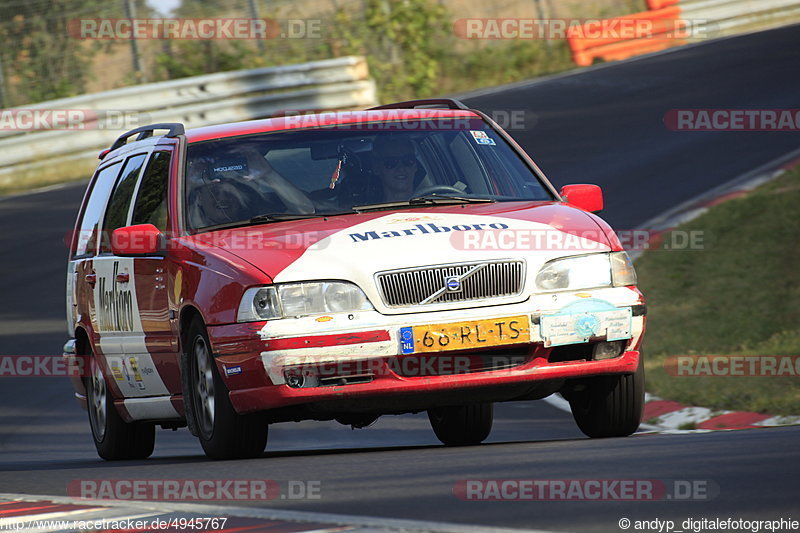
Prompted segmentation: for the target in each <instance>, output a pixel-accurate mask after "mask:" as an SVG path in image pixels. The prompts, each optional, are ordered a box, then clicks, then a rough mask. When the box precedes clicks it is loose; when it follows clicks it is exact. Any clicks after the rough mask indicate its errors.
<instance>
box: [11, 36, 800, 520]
mask: <svg viewBox="0 0 800 533" xmlns="http://www.w3.org/2000/svg"><path fill="white" fill-rule="evenodd" d="M798 66H800V27H797V26H794V27H788V28H783V29H778V30H773V31H769V32H763V33H758V34H752V35H747V36H741V37H737V38H731V39H725V40H720V41H714V42H709V43H706V44H703V45H701V46H694V47H686V48H683V49H679V50H676V51H672V52H669V53H666V54H660V55H655V56H652V57H648V58H644V59H640V60H637V61H631V62H626V63H620V64H615V65H613V66H609V67H604V68H600V69H590V70H587V71H583V72H579V73H577V74H574V75H568V76H557V77H554V78H552V79H549V80H544V81H537V82H529V83H522V84H517V85H514V86H511V87H506V88H503V89H496V90H488V91H485V92H484V93H483V94H481V95H477V96H473V97H471V98H468V99H467V102H468V104H470V105H472V106H475V107H477V108H480V109H483V110H484V111H489V112H491V111H497V110H501V111H519V110H523V111H525V112H526V117H527V119H526V120H527V124H526V126H527V127H526V129H524V130H512V131H511V133H512V135H513V136H514V137H515V138H516V139H517V140H518V141H519V142H520V143H521V144H522V145H523V146H524V147H525V148H526V150H528V151H529V152H530V153H531V154H532V155H533V157H534V158H535V159H536V160H537V162H538V163H539V164H540V166H541V167H542V168H543V170H544V171H545V172H546V173H547V175H548V176H549V177H550V179H551V181H553V182H554V183H555V184H556V186H561V185H563V184H566V183H574V182H591V183H598V184H600V185H602V186H603V188H604V191H605V194H606V211H605V212H604V216H605V218H606V219H607V220H608V221H609V222H611V223H612V225H614V226H615V227H616V228H618V229H635V228H636V227H637V225H638V224H642V223H643V222H644V221H645V220H647V219H649V218H651V217H652V216H654V215H657V214H659V213H660V212H662V211H664V210H666V209H668V208H670V207H673V206H675V205H677V204H679V203H681V202H683V201H685V200H687V199H690V198H692V197H694V196H696V195H698V194H700V193H703V192H705V191H707V190H709V189H711V188H713V187H714V186H716V185H719V184H722V183H725V182H726V181H729V180H731V179H733V178H735V177H737V176H739V175H741V174H743V173H745V172H748V171H750V170H752V169H754V168H757V167H759V166H761V165H762V164H765V163H767V162H768V161H771V160H774V159H776V158H778V157H780V156H782V155H785V154H787V153H789V152H791V151H792V150H794V149H797V148H798V147H799V146H800V134H798V133H746V132H739V133H734V132H721V133H701V132H693V133H685V132H672V131H670V130H668V129H667V128H666V127H665V126H664V124H663V122H662V118H663V116H664V114H665V113H666V112H667V111H668V110H670V109H683V108H689V109H691V108H695V109H696V108H736V109H741V108H747V109H760V108H766V109H775V108H792V109H796V108H800V103H799V102H798V92H797V87H798V85H800V68H798ZM84 186H85V184H75V185H70V186H67V187H64V188H60V189H58V190H51V191H47V192H40V193H37V194H32V195H26V196H18V197H13V198H7V199H3V200H0V295H2V299H0V355H22V354H58V353H60V349H61V346H62V344H63V342H64V341H65V338H66V333H65V326H64V273H65V257H66V249H65V247H64V246H63V244H62V242H61V238H62V236H63V234H64V233H65V232H67V231H69V229H70V228H71V226H72V223H73V220H74V216H75V212H76V209H77V207H78V204H79V201H80V198H81V196H82V194H83V188H84ZM70 397H71V387H70V385H69V383H67V382H66V381H65V380H63V379H58V378H2V381H1V382H0V492H21V493H30V494H54V495H63V494H66V487H67V484H68V482H69V481H71V480H75V479H165V478H167V479H175V478H181V479H185V478H200V477H202V478H215V479H216V478H221V479H231V478H241V479H254V478H268V479H273V480H276V481H278V482H279V483H281V484H285V483H286V482H287V481H289V480H300V481H320V482H321V498H320V499H318V500H303V501H288V500H276V501H275V502H273V503H271V504H270V505H272V506H274V507H276V508H288V509H295V510H307V511H320V512H333V513H345V514H355V515H369V516H385V517H393V518H406V519H421V520H434V521H446V522H456V523H467V524H477V525H487V526H490V525H491V526H506V527H523V528H542V529H550V530H557V531H612V532H613V531H620V529H619V527H618V526H617V522H618V520H619V519H620V518H622V517H628V518H630V519H633V520H636V519H640V520H644V519H650V520H652V519H655V518H660V519H662V520H663V519H667V518H669V519H672V520H674V521H676V522H677V523H678V524H680V521H682V520H684V519H686V518H689V517H694V518H700V517H722V518H725V517H729V516H731V517H734V518H736V517H742V518H749V519H778V518H781V517H783V518H788V517H793V518H800V505H799V504H798V503H797V502H798V495H800V491H799V490H798V484H797V479H800V452H799V451H798V446H797V442H798V439H800V427H790V428H776V429H763V430H760V429H759V430H746V431H734V432H714V433H681V434H669V435H668V434H658V435H637V436H634V437H630V438H626V439H605V440H589V439H586V438H584V437H583V436H582V434H581V433H580V432H579V431H578V430H577V428H576V427H575V425H574V423H573V421H572V419H571V417H570V416H569V415H568V414H566V413H563V412H560V411H557V410H555V409H554V408H552V407H550V406H548V405H547V404H544V403H543V402H528V403H510V404H504V405H500V406H498V408H497V411H496V422H495V430H494V432H493V433H492V436H491V438H490V439H489V441H488V442H487V444H484V445H482V446H475V447H465V448H458V449H446V448H444V447H442V446H439V445H438V442H437V441H436V440H435V437H434V435H433V432H432V431H431V430H430V428H429V426H428V423H427V418H426V417H424V416H421V415H415V416H403V417H384V418H383V419H381V420H379V421H378V422H377V423H376V424H375V425H374V426H372V427H370V428H367V429H364V430H357V431H353V430H351V429H349V428H346V427H344V426H339V425H338V424H335V423H316V422H304V423H300V424H293V423H288V424H281V425H275V426H273V427H272V428H271V435H270V442H269V444H268V447H267V452H266V453H265V457H264V458H263V459H259V460H250V461H238V462H210V461H207V460H206V459H205V458H204V456H203V455H202V451H201V449H200V447H199V445H198V444H197V443H196V441H195V440H194V439H193V438H192V437H191V436H190V435H189V434H188V432H187V431H186V430H181V431H178V432H166V431H160V432H159V433H158V435H157V442H156V453H155V455H154V457H153V458H151V459H150V460H147V461H137V462H130V463H105V462H103V461H101V460H99V459H98V458H97V456H96V454H95V451H94V448H93V445H92V442H91V437H90V435H89V427H88V423H87V420H86V415H85V413H84V412H83V411H81V410H80V409H78V407H77V406H76V404H74V403H73V401H72V400H71V399H70ZM590 478H597V479H634V480H658V481H659V482H665V483H667V484H668V485H669V484H670V483H671V480H676V479H677V480H699V481H700V482H702V483H705V485H706V486H707V487H709V488H710V494H711V496H712V497H711V498H710V499H700V500H691V501H683V500H676V499H663V500H661V501H656V502H614V501H610V502H609V501H605V502H603V501H588V502H587V501H556V502H531V501H522V502H470V501H462V500H459V499H458V498H456V497H455V496H454V495H453V487H454V485H455V484H456V483H458V482H459V481H461V480H467V479H590ZM233 504H234V505H243V504H244V505H247V503H245V502H233ZM258 505H263V504H258Z"/></svg>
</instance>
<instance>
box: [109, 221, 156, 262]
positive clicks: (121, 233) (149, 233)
mask: <svg viewBox="0 0 800 533" xmlns="http://www.w3.org/2000/svg"><path fill="white" fill-rule="evenodd" d="M163 249H164V235H163V234H162V233H161V232H160V231H159V229H158V228H157V227H155V226H154V225H152V224H137V225H135V226H126V227H124V228H117V229H115V230H114V232H113V233H112V234H111V250H112V252H113V253H114V255H121V256H126V255H161V253H162V250H163Z"/></svg>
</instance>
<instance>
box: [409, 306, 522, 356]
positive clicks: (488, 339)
mask: <svg viewBox="0 0 800 533" xmlns="http://www.w3.org/2000/svg"><path fill="white" fill-rule="evenodd" d="M399 338H400V352H401V353H402V354H404V355H405V354H412V353H431V352H445V351H448V352H449V351H456V350H471V349H475V348H488V347H491V346H503V345H506V344H524V343H529V342H531V332H530V319H529V318H528V315H518V316H510V317H502V318H489V319H484V320H467V321H462V322H450V323H446V324H430V325H422V326H406V327H402V328H400V331H399Z"/></svg>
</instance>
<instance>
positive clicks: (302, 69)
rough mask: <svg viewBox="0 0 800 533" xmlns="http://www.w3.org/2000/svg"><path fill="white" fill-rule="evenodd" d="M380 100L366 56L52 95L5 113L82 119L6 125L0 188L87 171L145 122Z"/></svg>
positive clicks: (245, 116) (254, 115)
mask: <svg viewBox="0 0 800 533" xmlns="http://www.w3.org/2000/svg"><path fill="white" fill-rule="evenodd" d="M376 104H377V91H376V87H375V82H374V81H373V80H372V79H370V78H369V69H368V68H367V63H366V60H365V59H364V58H363V57H343V58H337V59H330V60H325V61H315V62H312V63H303V64H298V65H287V66H281V67H267V68H260V69H253V70H241V71H233V72H221V73H217V74H208V75H204V76H195V77H191V78H183V79H179V80H172V81H166V82H159V83H150V84H143V85H137V86H134V87H125V88H122V89H115V90H112V91H106V92H102V93H96V94H87V95H82V96H77V97H73V98H62V99H58V100H49V101H47V102H41V103H38V104H33V105H29V106H23V107H21V108H16V109H15V110H4V111H5V112H9V113H15V112H19V111H24V112H28V111H34V110H36V111H47V110H73V111H80V113H77V116H78V117H79V119H78V120H77V122H76V123H75V124H71V125H70V127H69V129H54V130H49V131H43V130H36V131H23V130H20V129H13V128H8V129H2V130H0V186H2V185H7V184H9V183H12V182H19V181H21V180H25V179H28V178H31V177H34V176H35V177H36V179H37V180H45V181H46V180H48V179H53V178H61V179H69V178H75V177H80V176H85V175H88V174H89V173H91V171H92V170H94V167H95V166H96V164H97V154H98V153H99V151H100V150H101V149H103V148H107V147H108V145H109V144H110V142H111V141H113V140H114V139H115V138H116V137H117V136H118V135H120V134H121V133H123V132H124V131H127V130H129V129H132V128H133V127H137V126H141V125H144V124H145V123H153V122H182V123H184V124H186V126H187V127H199V126H207V125H211V124H219V123H223V122H235V121H241V120H251V119H258V118H265V117H269V116H273V115H274V114H276V113H280V112H285V111H287V110H302V109H313V110H336V109H355V108H365V107H371V106H374V105H376ZM92 111H94V112H96V113H92ZM109 112H110V113H111V115H113V117H114V118H115V119H116V120H117V121H120V117H123V116H124V117H127V120H125V121H123V122H125V123H121V124H116V125H115V124H112V123H109V122H103V115H104V114H108V113H109ZM98 117H100V119H99V120H98ZM131 121H133V122H131ZM112 122H113V121H112Z"/></svg>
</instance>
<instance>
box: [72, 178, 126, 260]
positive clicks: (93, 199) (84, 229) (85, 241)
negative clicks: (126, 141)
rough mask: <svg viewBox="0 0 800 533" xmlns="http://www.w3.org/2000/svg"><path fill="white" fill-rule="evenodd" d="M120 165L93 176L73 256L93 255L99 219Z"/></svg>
mask: <svg viewBox="0 0 800 533" xmlns="http://www.w3.org/2000/svg"><path fill="white" fill-rule="evenodd" d="M119 169H120V164H119V163H114V164H113V165H109V166H107V167H105V168H103V169H101V170H99V171H98V174H97V176H95V180H94V185H93V186H92V192H91V194H89V200H88V201H87V202H86V207H85V208H84V211H83V218H82V219H81V223H80V225H79V226H78V231H79V232H78V242H77V245H76V248H75V255H76V256H81V255H87V254H93V253H94V251H95V249H96V248H97V232H98V226H99V225H100V217H101V216H102V215H103V209H104V208H105V206H106V201H107V200H108V196H109V194H110V192H111V188H112V187H113V186H114V178H116V177H117V173H118V172H119Z"/></svg>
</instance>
